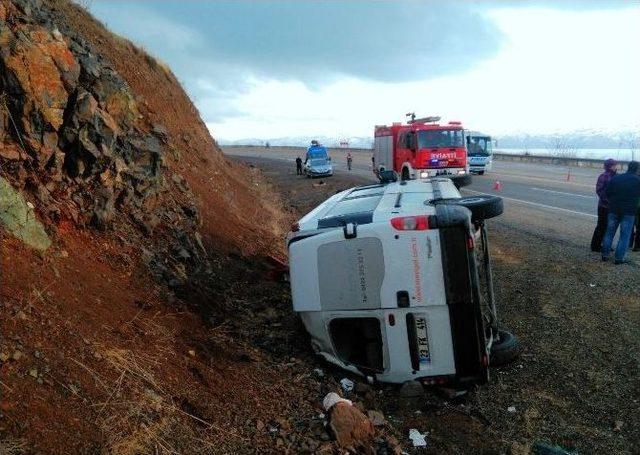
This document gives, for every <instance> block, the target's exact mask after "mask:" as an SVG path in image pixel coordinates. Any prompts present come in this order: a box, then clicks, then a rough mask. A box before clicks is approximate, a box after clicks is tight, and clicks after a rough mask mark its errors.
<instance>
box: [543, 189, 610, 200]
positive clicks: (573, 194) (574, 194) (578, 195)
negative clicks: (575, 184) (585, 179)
mask: <svg viewBox="0 0 640 455" xmlns="http://www.w3.org/2000/svg"><path fill="white" fill-rule="evenodd" d="M531 189H532V190H536V191H546V192H547V193H557V194H564V195H567V196H575V197H583V198H585V199H598V197H597V196H586V195H584V194H576V193H566V192H564V191H555V190H547V189H544V188H533V187H532V188H531Z"/></svg>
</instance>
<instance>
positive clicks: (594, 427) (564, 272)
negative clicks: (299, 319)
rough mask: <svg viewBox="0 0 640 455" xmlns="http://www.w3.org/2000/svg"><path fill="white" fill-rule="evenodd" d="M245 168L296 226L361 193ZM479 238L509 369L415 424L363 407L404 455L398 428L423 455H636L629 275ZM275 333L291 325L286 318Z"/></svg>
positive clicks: (389, 405)
mask: <svg viewBox="0 0 640 455" xmlns="http://www.w3.org/2000/svg"><path fill="white" fill-rule="evenodd" d="M244 161H246V162H249V163H252V164H254V165H256V166H258V167H260V168H261V169H263V171H264V173H265V175H266V176H267V177H268V178H269V179H270V180H271V181H272V183H273V184H274V185H275V186H276V188H277V189H278V190H279V191H280V192H281V193H282V195H283V198H284V199H285V200H286V201H289V203H290V205H291V209H292V210H293V211H294V212H296V213H297V214H298V215H302V214H304V213H305V212H306V211H308V210H309V209H310V208H312V207H313V206H314V205H316V204H317V203H318V202H320V201H322V200H324V199H325V198H326V197H328V196H330V195H331V194H334V193H335V192H336V191H337V190H340V189H344V188H346V187H349V186H353V185H354V184H359V183H364V180H363V179H362V178H360V177H352V176H349V175H347V174H345V173H340V172H338V173H337V174H336V176H335V177H333V178H330V179H326V180H325V182H326V184H325V185H318V183H319V181H310V180H308V179H305V178H302V177H298V176H296V175H295V171H294V169H293V168H292V166H291V164H289V163H286V162H282V161H270V160H259V159H253V158H252V159H245V160H244ZM490 235H491V238H492V254H493V260H494V273H495V280H496V294H497V298H498V302H499V311H500V317H501V320H502V321H503V325H504V326H505V327H507V328H510V329H511V330H513V331H514V332H515V333H516V335H517V336H518V337H519V338H520V340H521V343H522V345H523V348H524V352H523V355H522V357H521V359H520V361H518V362H516V363H515V364H513V365H511V366H509V367H505V368H500V369H494V370H492V378H491V381H490V383H489V384H488V385H486V386H483V387H481V388H478V389H477V390H475V391H473V392H472V393H471V394H470V395H469V396H468V397H467V398H466V399H465V400H464V401H463V402H461V403H450V402H447V401H445V400H443V399H442V398H439V397H438V395H437V394H436V392H435V391H431V393H428V394H427V397H426V399H425V400H424V402H422V403H420V405H419V406H418V412H414V411H409V410H407V409H405V408H403V407H401V406H398V400H397V391H395V390H393V389H384V390H381V391H379V392H378V394H376V395H375V400H374V402H373V403H368V405H375V406H376V407H377V408H379V409H381V410H382V411H383V412H384V414H385V416H386V417H387V421H388V422H389V423H390V424H391V428H390V429H389V431H390V432H391V433H393V434H395V435H396V436H397V437H398V439H399V440H400V441H401V442H402V444H403V446H404V447H407V442H408V440H407V432H408V429H409V428H418V429H420V430H421V431H423V432H425V431H428V432H429V435H428V437H427V439H428V449H427V452H428V453H442V452H447V453H477V452H483V453H508V452H511V453H528V452H527V450H528V448H529V447H530V446H531V445H532V444H533V443H535V442H537V441H543V442H546V443H552V444H558V445H562V446H564V447H566V448H570V449H575V450H577V451H579V452H580V453H638V451H640V445H639V443H638V441H640V421H639V417H638V408H639V407H640V404H639V400H638V394H637V391H638V390H640V379H639V377H640V376H639V363H640V362H639V360H640V358H639V352H640V331H639V330H638V326H639V323H640V276H639V274H638V269H637V267H634V266H623V267H616V266H613V265H611V264H602V263H600V262H598V261H597V260H596V258H594V257H593V256H591V255H589V254H588V253H586V248H587V246H586V245H585V246H580V245H579V243H578V242H567V241H566V240H556V239H554V238H552V237H550V236H549V235H547V234H545V233H544V231H543V233H540V234H538V233H536V232H535V230H532V229H531V227H529V226H526V225H522V224H520V223H518V222H516V221H514V220H513V219H511V220H501V219H497V220H494V221H492V222H491V224H490ZM287 321H288V322H287ZM284 322H285V324H293V325H295V324H296V321H295V319H294V318H291V317H290V316H286V321H284ZM285 328H286V327H285ZM290 328H291V329H292V330H295V331H299V330H300V327H299V326H296V327H293V326H291V327H290ZM288 346H290V347H289V348H288V349H291V352H290V355H292V356H296V357H299V358H303V359H305V358H306V359H312V357H309V352H308V349H306V347H303V346H296V345H294V344H289V345H288ZM313 362H315V363H317V366H321V367H323V368H327V366H326V365H324V364H322V363H321V362H320V361H319V360H317V359H315V360H313ZM332 375H333V376H334V377H335V378H336V379H340V378H341V377H343V376H344V374H343V373H341V372H339V371H333V370H332ZM365 404H367V403H365ZM510 407H515V412H509V411H508V408H510Z"/></svg>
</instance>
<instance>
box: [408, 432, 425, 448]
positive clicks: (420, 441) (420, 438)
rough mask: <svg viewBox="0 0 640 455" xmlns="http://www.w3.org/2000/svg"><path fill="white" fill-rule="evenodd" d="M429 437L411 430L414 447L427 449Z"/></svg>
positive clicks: (410, 435) (410, 437)
mask: <svg viewBox="0 0 640 455" xmlns="http://www.w3.org/2000/svg"><path fill="white" fill-rule="evenodd" d="M426 437H427V435H426V434H422V433H420V432H419V431H418V430H416V429H415V428H411V429H410V430H409V439H411V443H412V444H413V447H426V446H427V439H426Z"/></svg>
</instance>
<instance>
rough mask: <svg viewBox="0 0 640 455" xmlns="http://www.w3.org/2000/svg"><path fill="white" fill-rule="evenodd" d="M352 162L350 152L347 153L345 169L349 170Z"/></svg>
mask: <svg viewBox="0 0 640 455" xmlns="http://www.w3.org/2000/svg"><path fill="white" fill-rule="evenodd" d="M352 162H353V157H352V156H351V152H349V153H347V169H348V170H351V163H352Z"/></svg>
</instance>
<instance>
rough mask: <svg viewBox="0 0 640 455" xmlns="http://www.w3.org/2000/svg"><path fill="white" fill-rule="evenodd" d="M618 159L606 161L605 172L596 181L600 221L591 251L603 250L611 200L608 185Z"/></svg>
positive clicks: (594, 232)
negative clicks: (608, 194)
mask: <svg viewBox="0 0 640 455" xmlns="http://www.w3.org/2000/svg"><path fill="white" fill-rule="evenodd" d="M617 164H618V163H617V162H616V160H614V159H612V158H609V159H608V160H605V162H604V172H603V173H602V174H600V176H599V177H598V182H597V183H596V194H597V195H598V222H597V224H596V228H595V229H594V231H593V237H591V251H596V252H598V253H599V252H600V251H602V239H603V238H604V233H605V231H606V230H607V213H608V207H609V201H608V200H607V193H606V191H607V186H608V185H609V181H610V180H611V179H612V178H613V176H614V175H616V169H615V167H616V165H617Z"/></svg>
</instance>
